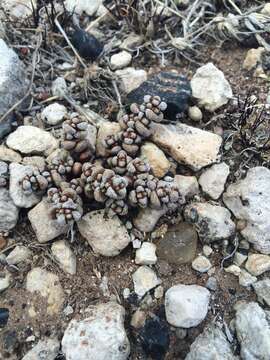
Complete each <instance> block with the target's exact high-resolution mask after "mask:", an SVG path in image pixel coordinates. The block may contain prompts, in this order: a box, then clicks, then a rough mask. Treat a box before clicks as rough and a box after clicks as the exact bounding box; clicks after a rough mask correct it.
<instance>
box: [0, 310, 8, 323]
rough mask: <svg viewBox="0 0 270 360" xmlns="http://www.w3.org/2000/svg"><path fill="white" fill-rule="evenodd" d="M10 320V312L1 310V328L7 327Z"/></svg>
mask: <svg viewBox="0 0 270 360" xmlns="http://www.w3.org/2000/svg"><path fill="white" fill-rule="evenodd" d="M8 318H9V310H8V309H6V308H0V328H3V327H4V326H6V325H7V323H8Z"/></svg>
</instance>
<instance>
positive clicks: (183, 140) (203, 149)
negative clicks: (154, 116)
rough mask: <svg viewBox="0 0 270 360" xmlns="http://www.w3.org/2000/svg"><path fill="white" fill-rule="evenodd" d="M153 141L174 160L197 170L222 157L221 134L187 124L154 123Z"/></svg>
mask: <svg viewBox="0 0 270 360" xmlns="http://www.w3.org/2000/svg"><path fill="white" fill-rule="evenodd" d="M152 141H153V142H154V143H155V144H157V145H158V146H159V147H160V148H161V149H162V150H164V151H165V152H167V153H168V154H169V155H171V156H172V157H173V158H174V160H176V161H177V162H179V163H180V164H185V165H187V166H189V167H190V168H192V169H193V170H195V171H197V170H200V169H202V168H203V167H205V166H208V165H211V164H213V163H215V162H217V161H218V160H219V158H220V154H219V150H220V146H221V144H222V138H221V136H219V135H216V134H213V133H211V132H209V131H204V130H201V129H198V128H194V127H191V126H188V125H185V124H180V123H178V124H177V125H163V124H153V135H152Z"/></svg>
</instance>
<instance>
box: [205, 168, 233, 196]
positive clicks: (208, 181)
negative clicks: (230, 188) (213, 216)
mask: <svg viewBox="0 0 270 360" xmlns="http://www.w3.org/2000/svg"><path fill="white" fill-rule="evenodd" d="M229 173H230V168H229V166H228V165H227V164H225V163H224V162H223V163H220V164H214V165H212V166H211V167H210V168H209V169H207V170H205V171H204V172H203V173H202V175H201V176H200V179H199V184H200V185H201V187H202V189H203V191H204V192H205V193H206V194H208V195H209V196H210V197H211V198H212V199H214V200H217V199H218V198H219V197H220V196H221V194H222V193H223V191H224V186H225V183H226V180H227V178H228V176H229Z"/></svg>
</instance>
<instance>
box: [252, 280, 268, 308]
mask: <svg viewBox="0 0 270 360" xmlns="http://www.w3.org/2000/svg"><path fill="white" fill-rule="evenodd" d="M253 288H254V290H255V292H256V295H257V297H258V301H259V302H260V303H262V304H264V303H266V304H267V305H268V306H270V279H264V280H260V281H258V282H256V283H255V284H253Z"/></svg>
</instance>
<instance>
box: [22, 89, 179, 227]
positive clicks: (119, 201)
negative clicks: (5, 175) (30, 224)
mask: <svg viewBox="0 0 270 360" xmlns="http://www.w3.org/2000/svg"><path fill="white" fill-rule="evenodd" d="M166 107H167V105H166V103H165V102H163V101H161V99H160V98H159V97H158V96H149V95H147V96H145V97H144V102H143V104H141V105H137V104H132V105H131V106H130V113H129V114H125V115H123V116H122V117H121V118H120V120H119V124H120V127H121V131H120V132H119V133H117V134H115V135H109V136H107V138H106V139H105V140H104V146H105V147H106V149H107V154H108V156H107V157H106V158H105V159H104V158H103V159H95V157H94V152H95V149H94V148H93V146H92V145H91V141H89V131H88V130H89V124H88V122H87V121H85V120H84V119H82V118H81V117H80V116H79V115H78V114H75V113H74V114H72V115H71V116H70V118H69V119H68V120H66V121H65V122H64V123H63V141H62V149H60V150H59V151H58V152H57V153H56V155H54V156H53V157H51V158H50V159H49V160H48V164H47V166H46V169H42V170H38V169H36V170H33V173H32V174H28V175H27V176H25V178H24V179H22V181H21V186H22V188H23V190H24V192H25V194H30V193H31V192H35V193H38V194H44V193H45V192H46V191H47V190H48V201H49V202H50V204H51V209H52V210H51V213H52V217H53V219H55V220H57V222H58V223H59V224H61V225H63V224H69V223H73V222H74V221H78V220H80V218H81V216H82V214H83V199H87V198H88V199H90V200H92V201H95V202H96V203H100V204H103V206H104V207H105V208H106V209H107V211H108V213H109V214H111V215H115V214H117V215H119V216H126V215H127V214H128V211H129V209H130V208H134V207H139V208H145V207H152V208H155V209H161V208H165V209H167V210H175V209H176V208H178V207H179V206H180V205H182V204H183V203H184V199H183V197H182V195H181V193H180V191H179V189H178V188H177V186H176V185H175V183H174V179H173V178H172V177H169V176H166V177H165V178H163V179H158V178H156V177H155V176H153V175H152V174H151V170H150V166H149V164H147V163H146V162H144V161H143V160H142V159H140V158H139V157H138V153H139V150H140V147H141V144H142V142H143V141H144V140H145V139H147V138H149V137H150V136H151V134H152V126H151V125H152V122H160V121H162V120H163V111H165V110H166Z"/></svg>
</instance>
